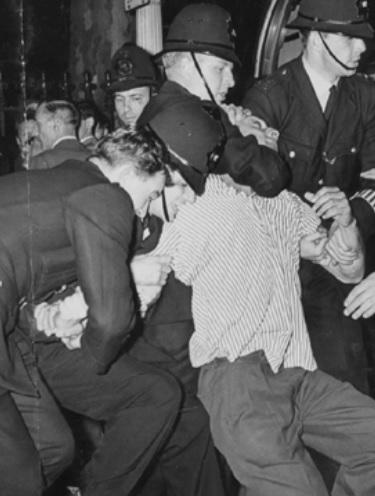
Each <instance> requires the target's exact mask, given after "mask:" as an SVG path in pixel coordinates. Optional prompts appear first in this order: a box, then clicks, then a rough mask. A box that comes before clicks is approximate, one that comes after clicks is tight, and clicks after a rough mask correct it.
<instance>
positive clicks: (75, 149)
mask: <svg viewBox="0 0 375 496" xmlns="http://www.w3.org/2000/svg"><path fill="white" fill-rule="evenodd" d="M90 155H91V151H90V150H89V149H88V148H86V147H85V146H84V145H83V144H82V143H80V142H79V141H78V140H77V139H73V138H66V139H63V140H61V141H60V142H59V143H57V145H56V146H55V147H54V148H51V149H50V150H45V151H44V152H42V153H38V155H35V156H34V157H32V158H31V160H30V169H52V167H56V165H59V164H61V163H62V162H64V161H65V160H71V159H72V160H86V159H87V158H88V157H89V156H90Z"/></svg>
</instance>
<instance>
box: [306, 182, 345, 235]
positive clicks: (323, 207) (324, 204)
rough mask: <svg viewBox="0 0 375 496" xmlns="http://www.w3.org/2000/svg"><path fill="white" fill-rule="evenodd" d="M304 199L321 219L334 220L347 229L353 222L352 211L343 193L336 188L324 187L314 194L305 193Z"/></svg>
mask: <svg viewBox="0 0 375 496" xmlns="http://www.w3.org/2000/svg"><path fill="white" fill-rule="evenodd" d="M305 198H306V200H307V201H308V202H310V203H311V204H312V205H311V206H312V208H313V209H314V210H315V212H316V213H317V215H319V217H321V218H322V219H334V220H337V222H338V223H339V224H340V225H341V226H343V227H347V226H349V224H350V223H351V222H352V221H353V215H352V210H351V207H350V203H349V200H348V198H347V196H346V195H345V193H344V192H343V191H341V190H340V189H339V188H337V187H336V186H324V187H323V188H321V189H320V190H319V191H317V192H316V193H315V194H314V193H310V192H307V193H305Z"/></svg>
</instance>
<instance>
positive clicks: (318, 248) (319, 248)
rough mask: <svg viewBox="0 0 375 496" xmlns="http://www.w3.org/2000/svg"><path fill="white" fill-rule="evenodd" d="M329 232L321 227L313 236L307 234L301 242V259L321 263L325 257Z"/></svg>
mask: <svg viewBox="0 0 375 496" xmlns="http://www.w3.org/2000/svg"><path fill="white" fill-rule="evenodd" d="M327 241H328V237H327V230H326V229H324V228H323V227H319V228H318V230H317V231H316V232H314V233H312V234H307V235H306V236H304V237H303V238H302V239H301V241H300V254H301V258H304V259H305V260H310V261H311V262H314V263H321V262H322V261H323V260H324V257H325V254H326V252H325V246H326V244H327Z"/></svg>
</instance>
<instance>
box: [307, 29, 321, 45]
mask: <svg viewBox="0 0 375 496" xmlns="http://www.w3.org/2000/svg"><path fill="white" fill-rule="evenodd" d="M309 42H310V44H311V46H312V47H314V48H316V47H320V46H321V45H322V40H321V39H320V36H319V33H318V31H311V33H310V36H309Z"/></svg>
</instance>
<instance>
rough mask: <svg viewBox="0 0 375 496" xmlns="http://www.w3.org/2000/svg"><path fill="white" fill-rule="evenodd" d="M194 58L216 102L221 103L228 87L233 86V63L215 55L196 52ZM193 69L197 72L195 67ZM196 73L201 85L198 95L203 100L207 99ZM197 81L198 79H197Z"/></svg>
mask: <svg viewBox="0 0 375 496" xmlns="http://www.w3.org/2000/svg"><path fill="white" fill-rule="evenodd" d="M196 58H197V61H198V64H199V66H200V68H201V70H202V73H203V75H204V77H205V79H206V82H207V84H208V86H209V88H210V90H211V92H212V94H213V96H214V98H215V101H216V103H217V104H221V103H223V102H224V100H225V98H226V96H227V94H228V91H229V89H230V88H232V87H233V86H234V78H233V63H232V62H229V61H228V60H224V59H222V58H219V57H215V56H214V55H206V54H196ZM195 71H196V72H198V71H197V69H196V68H195ZM196 75H197V76H198V78H199V79H200V84H201V85H202V86H201V90H200V92H201V94H200V95H198V96H200V98H202V99H204V100H209V95H208V93H207V90H206V88H205V87H204V84H203V81H202V80H201V78H200V76H199V74H196ZM197 81H199V80H198V79H197Z"/></svg>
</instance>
